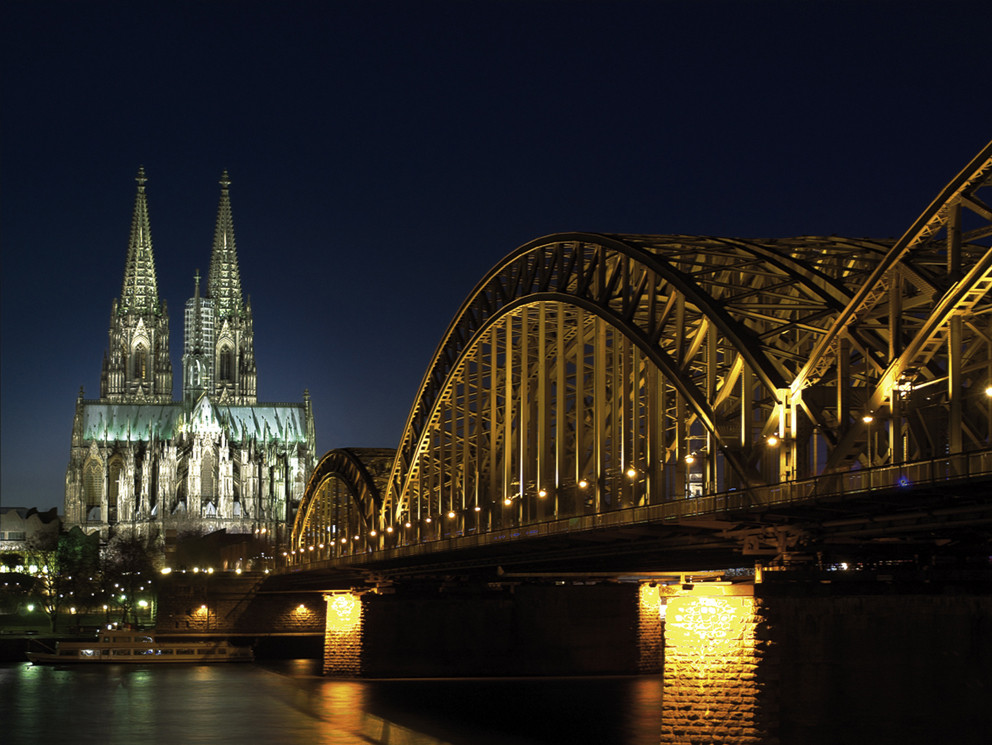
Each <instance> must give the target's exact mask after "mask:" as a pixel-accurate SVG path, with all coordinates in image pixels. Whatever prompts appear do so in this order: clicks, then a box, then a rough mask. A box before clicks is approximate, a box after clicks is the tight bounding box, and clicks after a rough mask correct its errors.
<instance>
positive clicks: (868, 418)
mask: <svg viewBox="0 0 992 745" xmlns="http://www.w3.org/2000/svg"><path fill="white" fill-rule="evenodd" d="M861 421H862V422H864V423H865V428H866V429H867V432H868V486H869V487H871V469H872V467H873V466H874V465H875V460H874V458H873V457H872V447H871V423H872V422H874V421H875V417H873V416H872V415H871V412H868V413H867V414H865V415H864V416H863V417H861Z"/></svg>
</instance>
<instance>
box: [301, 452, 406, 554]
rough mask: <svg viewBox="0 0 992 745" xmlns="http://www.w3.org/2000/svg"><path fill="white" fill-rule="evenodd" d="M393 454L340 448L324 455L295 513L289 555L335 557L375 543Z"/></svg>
mask: <svg viewBox="0 0 992 745" xmlns="http://www.w3.org/2000/svg"><path fill="white" fill-rule="evenodd" d="M394 454H395V451H394V450H391V449H384V448H342V449H339V450H332V451H330V452H329V453H327V454H326V455H324V457H323V458H321V459H320V462H319V463H318V464H317V466H316V468H314V470H313V473H312V474H311V475H310V480H309V481H308V482H307V487H306V489H305V491H304V494H303V499H302V500H301V501H300V506H299V508H298V509H297V512H296V518H295V521H294V524H293V532H292V538H291V545H290V551H291V552H292V553H293V554H299V553H307V554H314V555H316V556H327V555H336V556H340V555H343V554H351V553H360V552H364V551H366V550H368V548H369V547H370V546H371V545H372V544H374V542H375V540H376V531H375V528H376V526H377V524H378V517H379V512H380V511H381V504H382V498H381V496H380V495H381V492H382V486H383V485H384V483H385V478H386V475H387V474H388V473H389V467H390V466H391V465H392V462H393V457H394Z"/></svg>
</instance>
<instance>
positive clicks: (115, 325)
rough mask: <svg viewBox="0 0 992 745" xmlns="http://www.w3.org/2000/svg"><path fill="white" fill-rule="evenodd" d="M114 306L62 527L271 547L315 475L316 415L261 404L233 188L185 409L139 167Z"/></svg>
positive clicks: (79, 424)
mask: <svg viewBox="0 0 992 745" xmlns="http://www.w3.org/2000/svg"><path fill="white" fill-rule="evenodd" d="M137 182H138V193H137V197H136V199H135V203H134V215H133V217H132V220H131V236H130V241H129V244H128V251H127V260H126V263H125V266H124V283H123V285H122V286H121V295H120V298H118V299H116V300H115V301H114V303H113V305H112V307H111V313H110V340H109V345H108V349H107V352H106V353H105V354H104V358H103V371H102V374H101V376H100V398H99V399H97V400H87V399H85V398H84V396H83V391H82V389H80V392H79V398H78V399H77V401H76V414H75V418H74V420H73V424H72V447H71V452H70V455H69V466H68V469H67V471H66V478H65V518H66V519H65V522H66V527H69V528H71V527H73V526H75V525H78V526H80V527H81V528H82V529H83V530H84V531H86V532H90V533H92V532H96V531H99V533H100V534H101V536H102V538H103V539H107V538H109V537H111V536H112V535H114V534H115V533H116V532H118V531H120V530H121V529H123V528H128V529H130V530H133V531H136V532H138V533H139V534H141V535H145V536H148V537H153V538H157V539H159V540H163V541H166V542H167V543H168V542H169V540H170V539H171V538H174V537H181V536H183V535H189V534H192V535H203V534H206V533H211V532H214V531H218V530H226V531H227V532H228V533H254V534H259V535H264V536H266V537H268V538H269V539H270V540H272V541H273V542H275V543H278V542H280V541H281V538H282V536H284V534H285V532H286V531H287V530H288V526H291V525H292V522H291V521H292V519H293V513H294V510H295V508H296V506H297V505H298V504H299V501H300V499H301V498H302V496H303V490H304V488H305V487H306V483H307V479H308V478H309V476H310V472H311V470H312V468H313V465H314V457H315V442H314V423H313V411H312V409H311V405H310V396H309V393H307V392H304V394H303V402H302V403H299V404H290V403H268V404H266V403H262V404H260V403H258V401H257V398H256V386H257V378H256V371H255V353H254V332H253V329H252V310H251V303H250V302H248V301H246V300H245V299H244V298H243V297H242V293H241V276H240V273H239V271H238V257H237V252H236V250H235V244H234V226H233V222H232V218H231V199H230V192H229V187H230V180H229V179H228V176H227V173H226V172H225V173H224V175H223V177H222V178H221V181H220V186H221V192H220V206H219V207H218V210H217V227H216V230H215V232H214V243H213V254H212V256H211V260H210V269H209V273H208V275H207V278H206V286H205V287H204V288H203V289H202V290H201V288H200V276H199V272H197V274H196V277H195V280H194V289H193V297H192V298H190V299H189V300H187V301H186V308H185V314H184V322H185V323H184V328H183V355H182V399H181V400H179V401H174V400H173V396H172V362H171V359H170V357H169V317H168V311H167V308H166V304H165V302H164V301H160V300H159V296H158V287H157V281H156V274H155V258H154V255H153V252H152V239H151V230H150V224H149V219H148V201H147V195H146V192H145V183H146V178H145V174H144V169H139V171H138V177H137Z"/></svg>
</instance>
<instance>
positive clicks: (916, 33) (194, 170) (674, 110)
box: [0, 0, 992, 510]
mask: <svg viewBox="0 0 992 745" xmlns="http://www.w3.org/2000/svg"><path fill="white" fill-rule="evenodd" d="M990 38H992V3H989V2H987V0H983V2H974V3H967V2H954V1H953V0H944V1H942V2H931V3H905V2H897V1H896V0H891V1H887V2H881V1H880V2H868V1H865V0H862V1H861V2H852V3H839V2H832V3H826V2H814V1H812V0H804V1H803V2H797V1H796V0H790V1H789V2H771V1H768V0H766V1H760V2H746V1H745V0H734V1H733V2H707V1H705V0H691V1H689V2H681V1H677V0H651V1H650V2H599V3H593V2H566V1H565V0H546V1H533V2H509V1H506V2H483V1H481V0H458V1H453V2H441V1H438V2H403V3H400V2H396V3H393V2H375V1H374V0H364V1H362V2H354V3H346V2H265V3H255V2H245V1H239V2H233V0H232V1H230V2H206V1H202V2H192V3H183V2H172V3H158V4H153V3H135V2H117V3H109V2H84V1H82V0H78V1H76V2H68V3H53V2H44V1H43V0H6V2H4V3H3V4H2V9H0V63H2V68H0V249H2V264H0V282H2V286H0V296H2V334H0V340H2V358H0V363H2V389H0V392H2V430H0V433H2V491H0V498H2V504H3V505H4V506H29V507H30V506H37V507H39V508H49V507H53V506H58V507H59V509H60V510H61V509H62V501H63V491H64V479H65V467H66V464H67V462H68V457H69V443H70V433H71V427H72V417H73V411H74V403H75V400H76V396H77V394H78V392H79V388H80V386H84V388H85V393H86V396H87V397H88V398H97V397H98V396H99V392H100V369H101V361H102V358H103V354H104V351H105V350H106V348H107V341H108V340H107V332H108V327H109V318H110V308H111V302H112V301H113V299H114V298H116V297H118V296H119V295H120V290H121V280H122V278H123V273H124V259H125V255H126V251H127V245H128V234H129V228H130V221H131V211H132V208H133V204H134V194H135V182H134V177H135V174H136V172H137V169H138V167H139V166H141V165H143V166H144V167H145V169H146V171H147V175H148V200H149V212H150V216H151V229H152V238H153V242H154V250H155V259H156V266H157V269H158V287H159V293H160V295H161V296H162V297H163V298H164V299H166V301H167V302H168V305H169V313H170V318H169V322H170V341H171V347H172V359H173V378H174V383H173V386H174V394H175V395H178V393H179V390H180V387H181V381H182V374H181V367H180V365H179V356H180V354H181V347H182V308H183V305H184V303H185V301H186V299H187V298H188V297H190V296H191V295H192V292H193V273H194V271H195V270H196V269H199V270H200V271H201V273H203V274H204V275H206V272H207V270H208V268H209V259H210V250H211V245H212V241H213V229H214V221H215V218H216V210H217V201H218V197H219V190H220V187H219V186H218V184H217V181H218V179H219V178H220V175H221V172H222V171H223V170H224V169H228V170H229V172H230V175H231V181H232V184H231V202H232V207H233V213H234V225H235V233H236V238H237V247H238V255H239V260H240V267H241V278H242V287H243V290H244V291H245V293H247V294H248V295H250V297H251V302H252V306H253V310H254V314H255V351H256V358H257V365H258V397H259V401H260V402H279V401H290V402H292V401H296V402H298V401H300V400H302V395H303V390H304V389H305V388H309V390H310V392H311V394H312V396H313V404H314V414H315V418H316V423H317V450H318V455H320V454H323V453H324V452H326V451H328V450H331V449H334V448H339V447H349V446H352V447H395V446H396V445H397V444H398V442H399V439H400V435H401V431H402V428H403V425H404V422H405V420H406V417H407V414H408V413H409V409H410V406H411V405H412V403H413V400H414V397H415V394H416V392H417V388H418V386H419V385H420V381H421V378H422V376H423V374H424V372H425V370H426V368H427V366H428V363H429V362H430V359H431V356H432V354H433V352H434V349H435V347H436V345H437V343H438V342H439V341H440V339H441V337H442V335H443V333H444V331H445V329H446V328H447V326H448V323H449V322H450V321H451V320H452V318H453V316H454V314H455V312H456V311H457V309H458V307H459V305H460V304H461V302H462V301H463V300H464V298H465V297H466V296H467V295H468V294H469V292H470V291H471V290H472V288H473V287H474V286H475V284H476V282H477V281H478V280H479V279H481V278H482V276H483V275H484V274H485V273H486V272H487V271H488V270H489V269H490V268H491V267H493V266H494V265H495V264H497V263H498V262H499V261H500V259H501V258H502V257H504V256H505V255H506V254H508V253H510V252H511V251H512V250H513V249H514V248H516V247H517V246H519V245H521V244H523V243H526V242H528V241H530V240H531V239H534V238H537V237H539V236H542V235H546V234H549V233H554V232H561V231H575V230H587V231H594V232H636V233H688V234H705V235H723V236H734V237H748V238H757V237H786V236H794V235H818V234H820V235H823V234H826V235H829V234H837V235H848V236H854V237H864V236H867V237H876V238H887V237H897V236H898V235H900V234H901V233H902V232H903V231H904V230H905V229H906V228H907V227H908V226H909V225H910V223H911V222H912V221H913V220H914V219H915V218H916V217H917V216H918V215H919V214H920V213H921V212H922V211H923V210H924V208H925V207H926V206H927V205H928V204H929V203H930V201H931V200H932V199H933V198H934V196H936V194H937V192H938V191H939V190H940V189H941V188H942V187H943V186H944V185H945V184H946V183H947V182H948V181H949V180H950V179H951V178H952V177H953V176H954V175H955V174H956V173H957V172H958V171H959V170H960V169H961V168H962V167H963V166H964V165H965V164H966V163H967V162H968V161H969V160H970V159H971V157H972V156H973V155H974V154H975V153H977V152H978V150H980V149H981V148H982V147H983V146H984V145H985V144H986V143H987V142H988V140H989V139H990V138H992V95H990V91H992V83H990V79H992V75H990V73H992V55H990V52H992V48H990V47H992V44H990Z"/></svg>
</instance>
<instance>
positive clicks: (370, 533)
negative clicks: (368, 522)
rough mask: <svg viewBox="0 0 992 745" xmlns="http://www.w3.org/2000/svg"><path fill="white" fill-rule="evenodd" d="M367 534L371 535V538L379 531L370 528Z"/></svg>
mask: <svg viewBox="0 0 992 745" xmlns="http://www.w3.org/2000/svg"><path fill="white" fill-rule="evenodd" d="M369 535H370V536H372V537H373V538H375V537H376V536H377V535H379V533H378V532H376V531H375V530H370V531H369Z"/></svg>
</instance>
